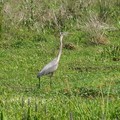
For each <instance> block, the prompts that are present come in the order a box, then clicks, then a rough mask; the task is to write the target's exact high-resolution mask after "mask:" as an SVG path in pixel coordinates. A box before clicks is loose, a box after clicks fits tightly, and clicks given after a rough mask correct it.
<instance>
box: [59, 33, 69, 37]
mask: <svg viewBox="0 0 120 120" xmlns="http://www.w3.org/2000/svg"><path fill="white" fill-rule="evenodd" d="M68 34H69V33H68V32H60V36H66V35H68Z"/></svg>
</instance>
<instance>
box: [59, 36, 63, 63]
mask: <svg viewBox="0 0 120 120" xmlns="http://www.w3.org/2000/svg"><path fill="white" fill-rule="evenodd" d="M62 39H63V36H60V49H59V53H58V62H59V60H60V57H61V54H62Z"/></svg>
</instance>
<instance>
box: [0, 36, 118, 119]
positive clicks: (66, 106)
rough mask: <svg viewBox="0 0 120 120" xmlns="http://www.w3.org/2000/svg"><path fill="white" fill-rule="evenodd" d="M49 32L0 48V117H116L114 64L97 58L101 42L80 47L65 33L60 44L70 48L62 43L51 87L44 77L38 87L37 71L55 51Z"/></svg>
mask: <svg viewBox="0 0 120 120" xmlns="http://www.w3.org/2000/svg"><path fill="white" fill-rule="evenodd" d="M50 37H51V35H50V36H48V39H47V41H33V42H31V41H21V42H22V43H20V45H19V43H17V46H15V45H16V42H17V41H16V42H15V41H14V43H11V44H10V45H9V47H8V48H7V49H4V48H3V47H1V50H0V61H1V64H0V68H1V69H0V84H1V87H0V110H1V112H2V113H1V116H4V117H5V119H11V120H16V119H18V120H19V119H60V120H61V119H63V120H65V119H66V120H67V119H70V118H71V119H72V118H73V119H76V120H78V119H81V120H83V119H90V120H96V119H107V120H111V119H119V118H120V109H119V106H120V103H119V99H120V87H119V86H120V63H119V61H113V60H112V59H111V57H104V56H103V57H101V54H102V51H104V46H91V45H90V46H85V43H80V41H78V42H77V41H75V40H72V39H70V37H71V36H68V37H65V38H64V43H66V42H72V43H74V44H75V46H76V49H74V50H69V49H65V48H63V53H62V57H61V60H60V64H59V68H58V70H57V71H56V72H55V74H54V76H53V78H52V88H50V86H49V81H50V79H49V77H48V76H44V77H42V78H41V88H40V89H38V79H37V78H36V74H37V72H38V70H40V69H41V68H42V67H43V66H44V65H45V64H46V63H48V62H49V61H50V60H52V59H53V58H54V57H55V56H56V55H57V52H58V47H57V46H58V45H59V39H58V38H56V39H55V38H54V37H53V39H51V40H49V38H50ZM24 43H25V44H24ZM13 44H14V45H13ZM106 54H107V53H106ZM35 106H36V107H35ZM36 109H37V110H36Z"/></svg>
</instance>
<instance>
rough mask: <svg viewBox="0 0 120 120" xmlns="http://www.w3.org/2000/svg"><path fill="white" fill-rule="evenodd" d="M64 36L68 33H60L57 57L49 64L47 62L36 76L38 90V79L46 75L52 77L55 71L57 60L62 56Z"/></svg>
mask: <svg viewBox="0 0 120 120" xmlns="http://www.w3.org/2000/svg"><path fill="white" fill-rule="evenodd" d="M66 34H68V33H67V32H64V33H60V49H59V53H58V56H57V57H56V58H54V59H53V60H52V61H51V62H49V63H48V64H47V65H45V66H44V67H43V69H42V70H41V71H40V72H39V73H38V74H37V78H38V79H39V88H40V77H41V76H43V75H47V74H50V76H52V75H53V72H54V71H55V70H57V68H58V64H59V60H60V57H61V54H62V40H63V36H64V35H66ZM50 85H51V78H50Z"/></svg>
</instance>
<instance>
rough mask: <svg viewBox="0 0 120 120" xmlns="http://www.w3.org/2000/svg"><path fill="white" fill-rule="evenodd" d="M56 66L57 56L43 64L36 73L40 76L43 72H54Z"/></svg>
mask: <svg viewBox="0 0 120 120" xmlns="http://www.w3.org/2000/svg"><path fill="white" fill-rule="evenodd" d="M57 67H58V61H57V58H55V59H53V60H52V61H51V62H49V63H48V64H47V65H46V66H44V67H43V69H42V70H41V71H40V72H39V73H38V75H39V76H42V75H44V74H48V73H51V72H54V71H55V70H56V69H57Z"/></svg>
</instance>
